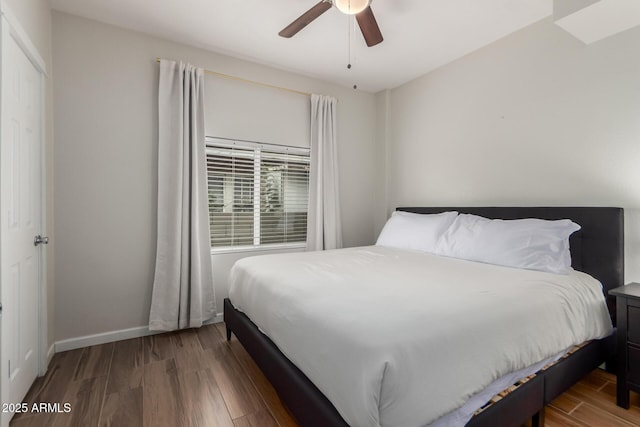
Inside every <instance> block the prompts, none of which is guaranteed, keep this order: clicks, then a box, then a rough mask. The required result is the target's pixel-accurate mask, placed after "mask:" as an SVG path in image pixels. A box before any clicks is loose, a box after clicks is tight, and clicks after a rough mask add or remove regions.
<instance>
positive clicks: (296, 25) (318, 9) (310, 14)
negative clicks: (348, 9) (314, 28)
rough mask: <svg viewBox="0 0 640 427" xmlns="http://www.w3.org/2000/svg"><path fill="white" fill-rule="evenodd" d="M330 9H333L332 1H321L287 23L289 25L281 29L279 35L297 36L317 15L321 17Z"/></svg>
mask: <svg viewBox="0 0 640 427" xmlns="http://www.w3.org/2000/svg"><path fill="white" fill-rule="evenodd" d="M329 9H331V2H329V1H325V0H323V1H321V2H320V3H318V4H316V5H315V6H313V7H312V8H311V9H309V10H307V11H306V12H305V13H303V14H302V15H301V16H300V17H299V18H298V19H296V20H295V21H293V22H292V23H291V24H289V25H287V27H286V28H285V29H284V30H282V31H280V32H279V33H278V35H279V36H281V37H286V38H289V37H293V36H295V35H296V34H297V33H298V32H299V31H300V30H302V29H303V28H304V27H306V26H307V25H309V24H310V23H311V22H313V21H314V20H315V19H316V18H317V17H319V16H320V15H322V14H323V13H325V12H326V11H327V10H329Z"/></svg>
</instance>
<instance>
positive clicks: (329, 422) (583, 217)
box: [224, 207, 624, 427]
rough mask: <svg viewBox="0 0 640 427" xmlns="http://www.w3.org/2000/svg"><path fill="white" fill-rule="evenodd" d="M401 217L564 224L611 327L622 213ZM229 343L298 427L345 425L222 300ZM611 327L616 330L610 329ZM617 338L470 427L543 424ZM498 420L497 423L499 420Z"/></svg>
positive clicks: (581, 353) (495, 210)
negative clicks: (551, 406) (250, 362)
mask: <svg viewBox="0 0 640 427" xmlns="http://www.w3.org/2000/svg"><path fill="white" fill-rule="evenodd" d="M398 210H402V211H407V212H415V213H421V214H433V213H440V212H445V211H450V210H457V211H458V212H460V213H469V214H475V215H481V216H484V217H487V218H495V219H498V218H499V219H519V218H541V219H549V220H553V219H564V218H568V219H571V220H573V221H574V222H576V223H578V224H580V225H581V227H582V228H581V230H580V231H577V232H576V233H574V234H573V235H572V236H571V238H570V245H571V259H572V266H573V268H574V269H576V270H580V271H584V272H586V273H589V274H590V275H592V276H593V277H595V278H596V279H598V280H600V282H601V283H602V285H603V292H604V295H605V297H606V299H607V305H608V307H609V313H610V314H611V316H612V320H613V321H614V322H615V318H614V315H615V312H616V310H615V298H613V297H610V296H609V295H608V290H609V289H613V288H616V287H618V286H621V285H622V284H623V283H624V211H623V210H622V209H621V208H606V207H415V208H398ZM224 321H225V323H226V328H227V339H231V333H232V332H233V334H235V335H236V336H237V337H238V340H239V341H240V342H241V343H242V345H243V346H244V348H245V349H246V350H247V352H248V353H249V354H250V355H251V357H252V358H253V359H254V360H255V362H256V363H257V365H258V366H259V367H260V369H261V370H262V372H263V373H264V374H265V376H266V377H267V378H268V379H269V381H270V382H271V384H272V385H273V387H274V388H275V389H276V391H277V392H278V394H279V396H280V398H281V399H282V401H283V402H284V403H285V404H286V405H287V407H288V408H289V410H290V411H291V413H292V414H293V416H294V417H295V418H296V420H297V421H298V423H300V425H301V426H305V427H306V426H310V427H329V426H336V427H338V426H347V423H346V422H345V421H344V420H343V419H342V417H341V416H340V414H339V413H338V412H337V411H336V409H335V408H334V407H333V405H332V404H331V402H329V400H328V399H327V398H326V397H325V396H324V395H323V394H322V393H321V392H320V391H319V390H318V389H317V387H316V386H315V385H314V384H313V383H312V382H311V381H310V380H309V379H308V378H307V377H306V376H305V375H304V374H303V373H302V371H300V370H299V369H298V368H297V367H296V366H295V365H294V364H293V363H291V362H290V361H289V359H287V358H286V357H285V356H284V355H283V354H282V353H281V352H280V350H279V349H278V347H277V346H276V345H275V344H274V343H273V342H272V341H271V340H270V339H269V338H268V337H266V336H265V335H264V334H262V333H261V332H260V331H259V329H258V328H257V327H256V325H255V324H254V323H253V322H251V320H250V319H249V318H248V317H247V316H246V315H245V314H244V313H242V312H240V311H238V310H236V309H235V308H234V306H233V304H232V302H231V301H230V300H229V299H228V298H227V299H225V301H224ZM614 324H615V323H614ZM614 335H615V334H613V335H611V336H610V337H607V338H604V339H601V340H595V341H591V342H590V343H588V344H586V345H585V346H583V347H582V348H580V349H579V350H578V351H576V352H574V353H572V354H571V355H570V356H568V357H566V358H564V359H561V360H560V361H559V362H558V363H556V364H555V365H553V366H551V367H550V368H548V369H546V370H543V371H540V372H539V373H538V374H537V375H536V376H535V377H534V378H533V379H531V380H530V381H527V382H525V383H524V384H523V385H521V386H520V387H519V388H517V389H516V390H515V391H513V392H511V393H509V394H507V395H506V396H505V397H504V398H503V399H501V400H499V401H498V402H496V403H494V404H493V405H491V406H489V407H488V408H487V409H486V410H484V411H482V412H480V413H479V414H478V415H476V416H474V417H473V418H472V419H471V420H470V421H469V423H467V426H469V427H489V426H495V425H500V426H519V425H521V424H523V423H525V422H526V421H527V420H528V419H532V425H533V426H539V425H544V407H545V405H547V404H548V403H550V402H551V401H552V400H553V399H555V398H556V397H557V396H558V395H560V394H562V393H563V392H564V391H565V390H567V389H568V388H570V387H571V386H572V385H573V384H575V383H576V382H577V381H579V380H580V379H581V378H583V377H584V376H585V375H586V374H588V373H589V372H591V371H592V370H593V369H595V368H596V367H598V366H600V365H601V364H602V363H605V362H606V363H607V366H608V367H612V366H613V365H614V363H615V337H614ZM497 420H499V422H498V421H497Z"/></svg>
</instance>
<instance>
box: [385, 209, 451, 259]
mask: <svg viewBox="0 0 640 427" xmlns="http://www.w3.org/2000/svg"><path fill="white" fill-rule="evenodd" d="M456 216H458V212H443V213H439V214H416V213H410V212H402V211H395V212H394V213H393V214H392V215H391V218H389V220H388V221H387V223H386V224H385V225H384V228H383V229H382V231H381V232H380V236H378V241H377V242H376V245H379V246H390V247H394V248H400V249H414V250H418V251H425V252H431V253H433V252H434V251H435V249H436V244H437V243H438V240H439V239H440V236H442V233H444V232H445V230H446V229H447V228H449V226H450V225H451V224H452V223H453V221H454V220H455V219H456Z"/></svg>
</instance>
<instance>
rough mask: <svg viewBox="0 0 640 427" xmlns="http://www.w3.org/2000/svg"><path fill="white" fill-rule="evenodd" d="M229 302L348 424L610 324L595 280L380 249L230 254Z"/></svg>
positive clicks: (529, 360)
mask: <svg viewBox="0 0 640 427" xmlns="http://www.w3.org/2000/svg"><path fill="white" fill-rule="evenodd" d="M229 297H230V299H231V302H232V303H233V304H234V305H235V307H236V308H238V309H240V310H241V311H243V312H245V313H246V314H247V315H248V316H249V318H251V320H252V321H253V322H254V323H255V324H256V325H258V326H259V328H260V329H261V330H262V331H263V332H264V333H265V334H266V335H267V336H269V337H270V338H271V340H273V342H274V343H275V344H276V345H277V346H278V347H279V348H280V350H281V351H282V352H283V353H284V354H285V355H286V356H287V357H288V358H289V359H290V360H291V361H292V362H293V363H294V364H295V365H296V366H298V367H299V368H300V369H301V370H302V371H303V372H304V373H305V374H306V375H307V376H308V377H309V379H311V381H312V382H313V383H314V384H315V385H316V386H317V387H318V388H319V389H320V391H322V393H324V395H325V396H326V397H327V398H328V399H329V400H330V401H331V402H332V403H333V405H334V406H335V407H336V409H337V410H338V412H339V413H340V415H341V416H342V417H343V418H344V419H345V421H346V422H347V423H348V424H349V425H351V426H354V427H356V426H357V427H368V426H390V427H405V426H406V427H418V426H424V425H427V424H429V423H431V422H433V421H434V420H436V419H438V418H439V417H441V416H443V415H445V414H447V413H449V412H451V411H453V410H455V409H456V408H458V407H460V406H461V405H462V404H464V403H465V401H467V400H468V399H469V398H470V397H471V396H472V395H473V394H475V393H477V392H478V391H480V390H482V389H483V388H484V387H486V386H487V385H489V384H490V383H491V382H492V381H494V380H496V379H497V378H499V377H501V376H503V375H505V374H507V373H509V372H512V371H516V370H518V369H521V368H524V367H527V366H529V365H532V364H534V363H536V362H539V361H541V360H542V359H545V358H547V357H550V356H553V355H555V354H557V353H559V352H561V351H563V350H566V349H568V348H570V347H572V346H574V345H576V344H579V343H581V342H584V341H586V340H590V339H594V338H602V337H605V336H607V335H609V334H610V333H611V321H610V319H609V314H608V311H607V308H606V305H605V302H604V297H603V295H602V290H601V285H600V283H599V282H598V281H596V280H595V279H593V278H592V277H591V276H589V275H586V274H584V273H580V272H572V273H571V274H569V275H567V276H563V275H556V274H551V273H543V272H537V271H530V270H520V269H514V268H508V267H499V266H494V265H489V264H481V263H476V262H471V261H464V260H458V259H453V258H445V257H439V256H436V255H429V254H425V253H419V252H410V251H403V250H398V249H391V248H385V247H379V246H370V247H361V248H351V249H341V250H335V251H325V252H306V253H295V254H283V255H265V256H258V257H251V258H245V259H242V260H240V261H238V262H237V263H236V264H235V266H234V268H233V269H232V272H231V289H230V292H229Z"/></svg>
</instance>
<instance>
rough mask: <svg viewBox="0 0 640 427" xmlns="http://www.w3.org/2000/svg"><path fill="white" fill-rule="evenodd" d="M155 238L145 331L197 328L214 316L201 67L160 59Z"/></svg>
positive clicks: (202, 72)
mask: <svg viewBox="0 0 640 427" xmlns="http://www.w3.org/2000/svg"><path fill="white" fill-rule="evenodd" d="M158 138H159V140H158V240H157V252H156V269H155V278H154V282H153V296H152V299H151V313H150V315H149V329H150V330H164V331H171V330H175V329H183V328H192V327H199V326H202V323H203V322H204V321H206V320H208V319H211V318H213V317H214V316H215V314H216V307H215V306H216V304H215V294H214V287H213V274H212V271H211V254H210V246H209V245H210V241H209V208H208V203H207V170H206V158H205V156H206V151H205V139H204V138H205V135H204V70H203V69H201V68H195V67H193V66H192V65H189V64H183V63H182V62H180V63H176V62H174V61H167V60H161V61H160V85H159V93H158Z"/></svg>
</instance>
